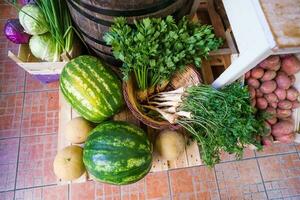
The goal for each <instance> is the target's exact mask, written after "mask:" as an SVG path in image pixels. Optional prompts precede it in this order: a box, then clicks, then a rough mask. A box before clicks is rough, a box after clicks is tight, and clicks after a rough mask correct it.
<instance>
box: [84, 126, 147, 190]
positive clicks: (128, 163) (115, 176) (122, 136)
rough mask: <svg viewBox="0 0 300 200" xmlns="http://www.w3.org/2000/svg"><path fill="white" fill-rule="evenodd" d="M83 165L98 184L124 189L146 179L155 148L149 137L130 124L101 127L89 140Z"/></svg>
mask: <svg viewBox="0 0 300 200" xmlns="http://www.w3.org/2000/svg"><path fill="white" fill-rule="evenodd" d="M83 162H84V164H85V166H86V169H87V171H88V172H89V174H91V175H92V176H93V177H94V178H95V179H96V180H98V181H101V182H105V183H110V184H116V185H124V184H130V183H134V182H136V181H138V180H140V179H142V178H143V177H144V176H145V175H146V174H147V173H148V172H149V171H150V168H151V163H152V145H151V144H150V141H149V140H148V137H147V134H146V133H145V132H144V131H143V130H142V129H140V128H139V127H137V126H135V125H132V124H129V123H127V122H120V121H111V122H105V123H102V124H100V125H98V126H97V127H96V128H95V129H94V130H93V131H92V132H91V133H90V135H89V136H88V139H87V141H86V142H85V145H84V150H83Z"/></svg>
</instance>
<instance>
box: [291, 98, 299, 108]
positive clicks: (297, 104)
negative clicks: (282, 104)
mask: <svg viewBox="0 0 300 200" xmlns="http://www.w3.org/2000/svg"><path fill="white" fill-rule="evenodd" d="M299 107H300V103H299V101H297V100H296V101H293V102H292V109H295V108H299Z"/></svg>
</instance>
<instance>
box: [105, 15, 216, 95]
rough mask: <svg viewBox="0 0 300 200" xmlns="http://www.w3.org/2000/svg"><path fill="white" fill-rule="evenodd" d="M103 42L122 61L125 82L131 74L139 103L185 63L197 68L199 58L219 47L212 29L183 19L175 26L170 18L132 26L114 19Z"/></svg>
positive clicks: (165, 83) (124, 20) (160, 86)
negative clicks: (135, 85) (135, 84)
mask: <svg viewBox="0 0 300 200" xmlns="http://www.w3.org/2000/svg"><path fill="white" fill-rule="evenodd" d="M104 40H105V41H106V43H107V44H109V45H111V46H112V49H113V53H114V56H115V57H116V58H117V59H120V60H121V61H123V67H122V72H123V75H124V79H125V80H127V79H128V78H129V76H130V75H131V74H132V73H133V74H134V76H135V79H136V82H137V85H138V89H139V90H140V99H141V100H144V99H145V98H146V97H147V96H148V94H151V93H153V92H154V90H155V89H157V90H158V91H160V90H162V89H163V88H164V87H165V86H166V85H167V83H168V82H169V80H170V78H171V76H172V74H173V73H174V72H175V71H176V70H178V69H181V68H183V67H184V66H186V65H187V64H195V65H196V66H198V67H199V66H200V65H201V58H203V57H204V58H205V57H207V56H208V53H209V52H210V51H212V50H215V49H217V48H218V47H219V46H220V45H221V44H222V40H221V39H219V38H216V37H215V35H214V33H213V28H212V26H210V25H201V24H200V23H197V22H192V21H190V20H188V19H187V18H185V17H184V18H183V19H182V20H180V21H179V23H176V22H175V20H174V19H173V17H172V16H168V17H166V18H165V19H161V18H145V19H143V20H140V21H134V25H133V26H131V25H129V24H128V23H127V21H126V19H125V18H116V19H115V23H114V25H112V27H111V29H110V31H109V32H107V33H106V34H105V36H104Z"/></svg>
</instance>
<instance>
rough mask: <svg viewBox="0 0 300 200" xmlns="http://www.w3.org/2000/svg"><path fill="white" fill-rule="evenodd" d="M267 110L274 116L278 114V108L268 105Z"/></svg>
mask: <svg viewBox="0 0 300 200" xmlns="http://www.w3.org/2000/svg"><path fill="white" fill-rule="evenodd" d="M265 112H267V113H269V114H270V115H272V116H276V109H275V108H272V107H268V108H267V109H266V110H265Z"/></svg>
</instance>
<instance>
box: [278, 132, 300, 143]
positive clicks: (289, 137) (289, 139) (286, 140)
mask: <svg viewBox="0 0 300 200" xmlns="http://www.w3.org/2000/svg"><path fill="white" fill-rule="evenodd" d="M275 140H276V141H279V142H281V143H292V142H294V140H295V133H294V132H292V133H290V134H288V135H283V136H279V137H275Z"/></svg>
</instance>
